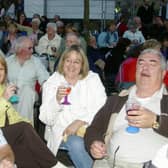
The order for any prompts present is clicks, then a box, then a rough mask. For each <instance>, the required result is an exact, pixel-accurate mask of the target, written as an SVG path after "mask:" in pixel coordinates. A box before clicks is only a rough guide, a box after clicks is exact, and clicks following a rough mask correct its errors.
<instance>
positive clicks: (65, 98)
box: [61, 84, 71, 105]
mask: <svg viewBox="0 0 168 168" xmlns="http://www.w3.org/2000/svg"><path fill="white" fill-rule="evenodd" d="M64 87H65V88H66V95H65V97H64V101H63V102H62V103H61V104H64V105H70V104H71V103H70V102H69V101H68V95H69V94H70V92H71V86H70V85H69V84H64Z"/></svg>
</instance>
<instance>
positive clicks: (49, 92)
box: [39, 71, 106, 155]
mask: <svg viewBox="0 0 168 168" xmlns="http://www.w3.org/2000/svg"><path fill="white" fill-rule="evenodd" d="M63 82H64V83H65V82H66V81H65V78H64V76H63V75H60V74H59V73H58V72H55V73H54V74H53V75H52V76H51V77H50V78H49V79H48V80H47V81H46V82H45V83H44V85H43V95H42V105H41V107H40V116H39V118H40V120H41V121H42V122H44V123H45V124H46V130H45V138H46V140H47V145H48V147H49V148H50V149H51V151H52V152H53V153H54V154H55V155H56V154H57V150H58V148H59V146H60V144H61V141H62V138H63V137H62V134H63V131H64V130H65V128H66V127H67V126H68V125H69V124H71V123H72V122H73V121H75V120H78V119H79V120H82V121H86V122H87V123H88V125H89V124H90V123H91V122H92V119H93V117H94V116H95V114H96V113H97V112H98V110H99V109H100V108H101V107H102V106H103V105H104V103H105V101H106V93H105V88H104V86H103V84H102V82H101V80H100V78H99V76H98V75H97V74H96V73H93V72H91V71H90V72H89V74H88V76H87V77H86V78H84V79H83V80H79V81H78V82H77V83H76V85H75V86H72V89H71V92H70V94H69V95H68V100H69V102H70V103H71V105H60V104H58V103H57V101H56V92H57V88H58V86H60V85H61V83H63Z"/></svg>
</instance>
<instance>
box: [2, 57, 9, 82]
mask: <svg viewBox="0 0 168 168" xmlns="http://www.w3.org/2000/svg"><path fill="white" fill-rule="evenodd" d="M0 64H1V65H2V66H3V67H4V69H5V76H4V80H3V83H4V82H5V80H6V77H7V73H8V67H7V63H6V60H5V58H4V57H3V56H2V55H0Z"/></svg>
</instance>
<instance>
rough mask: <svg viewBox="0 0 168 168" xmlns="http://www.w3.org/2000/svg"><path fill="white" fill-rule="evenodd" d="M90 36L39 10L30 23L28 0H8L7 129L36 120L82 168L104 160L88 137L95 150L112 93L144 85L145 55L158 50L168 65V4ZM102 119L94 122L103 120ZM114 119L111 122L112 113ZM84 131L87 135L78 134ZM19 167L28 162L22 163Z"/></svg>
mask: <svg viewBox="0 0 168 168" xmlns="http://www.w3.org/2000/svg"><path fill="white" fill-rule="evenodd" d="M85 37H86V36H85V34H84V33H83V31H82V30H81V28H79V27H78V26H76V24H74V23H73V22H68V23H67V22H64V21H63V19H61V16H59V15H58V14H55V15H54V16H53V18H47V16H40V15H39V14H38V13H34V14H33V16H32V18H27V17H26V13H25V12H24V5H23V1H22V0H17V1H16V0H15V1H12V0H9V1H3V0H1V1H0V49H1V50H0V55H1V57H2V61H1V60H0V72H1V71H3V70H5V73H4V72H3V73H4V74H3V73H0V79H1V78H2V80H1V81H0V95H1V96H2V97H3V100H2V105H3V106H4V107H5V108H4V113H3V114H2V116H3V119H0V122H2V123H0V125H1V127H4V126H6V123H7V124H8V125H11V124H14V123H18V122H21V121H25V122H28V123H30V124H31V125H32V126H34V128H35V129H36V131H37V133H38V134H39V135H40V136H41V137H42V138H44V132H45V140H46V141H45V142H47V146H48V147H49V148H50V150H51V151H52V152H53V153H54V155H56V154H57V153H58V151H59V150H62V149H63V150H66V151H67V153H68V155H69V157H70V159H71V161H72V162H73V164H74V165H75V167H77V168H85V167H86V168H90V167H91V165H92V164H93V158H92V157H94V158H98V159H100V158H99V157H97V156H96V154H95V153H96V152H95V153H94V152H93V150H91V151H90V149H89V147H90V146H89V145H91V142H90V141H91V140H89V142H88V139H89V136H90V132H91V133H92V131H90V132H87V136H86V137H87V138H88V139H87V140H86V141H87V144H86V146H87V151H86V149H85V148H84V143H85V142H84V139H83V137H84V133H85V131H86V129H87V127H88V126H90V124H91V123H92V120H93V119H94V116H95V115H96V113H97V112H98V111H99V109H101V107H102V106H103V105H104V104H105V102H106V99H107V98H108V97H109V96H113V95H118V93H119V92H120V91H121V90H122V89H128V88H130V86H133V85H134V84H136V85H137V83H136V82H137V81H136V80H137V78H138V77H137V76H136V75H137V73H136V71H137V62H138V61H139V60H138V56H139V55H140V54H141V52H142V51H144V50H146V49H150V50H151V51H149V55H150V54H151V55H152V56H151V57H153V55H157V56H159V57H160V55H159V54H158V53H159V52H160V53H161V54H162V55H163V57H164V58H163V59H165V64H166V63H167V60H168V1H167V0H160V8H159V11H155V8H154V4H153V3H151V2H150V1H149V0H143V1H142V4H141V6H140V7H139V8H138V9H137V13H136V15H135V16H128V15H125V14H124V13H123V14H122V13H121V15H120V16H119V18H117V19H116V20H110V21H108V22H107V26H106V28H105V29H104V30H103V31H102V32H100V31H99V30H97V31H96V33H95V32H93V31H92V30H88V37H87V38H85ZM153 50H154V51H156V53H155V52H153ZM147 54H148V53H147ZM144 55H145V54H144ZM141 57H142V58H144V57H145V56H144V57H143V55H141ZM3 59H4V60H3ZM145 59H146V58H144V60H145ZM145 61H146V60H145ZM145 61H144V62H145ZM157 61H158V60H155V62H157ZM1 66H2V67H1ZM149 71H150V70H149ZM163 71H164V72H163V74H164V75H161V76H162V77H163V78H162V77H161V79H160V83H159V84H158V85H159V91H160V90H161V88H162V87H161V86H160V85H162V83H163V84H164V85H165V86H168V72H167V69H166V65H165V68H164V69H163ZM161 72H162V71H161ZM147 75H148V74H147ZM152 75H155V74H152ZM1 76H2V77H1ZM65 83H66V84H67V83H68V85H70V87H71V92H70V94H69V95H68V97H69V99H70V102H71V103H72V104H71V105H70V106H63V105H62V101H63V99H64V97H65V96H66V95H67V92H66V88H65ZM155 91H157V89H153V90H152V93H155ZM143 92H144V91H143ZM131 93H132V92H131ZM90 94H91V95H92V96H90ZM14 95H15V96H18V98H19V100H17V101H16V102H12V101H11V100H10V97H12V96H14ZM148 96H149V97H150V96H151V94H149V95H148ZM148 96H147V97H148ZM137 97H138V96H137ZM156 97H157V96H156ZM4 99H5V100H4ZM0 100H1V99H0ZM159 100H160V99H159ZM6 104H7V105H6ZM110 105H111V104H110ZM7 106H9V107H10V108H11V110H9V111H8V107H7ZM107 107H108V106H107ZM6 108H7V109H6ZM104 108H105V107H104ZM104 108H103V109H104ZM5 110H6V111H5ZM118 110H119V109H118ZM150 110H153V108H151V109H150ZM144 111H145V110H144ZM5 112H7V115H6V114H5ZM77 112H78V113H77ZM101 113H104V110H101ZM101 113H100V114H101ZM152 114H153V113H152ZM39 115H40V117H39ZM101 115H102V114H101ZM101 115H100V119H99V117H98V118H97V119H95V120H94V125H96V124H97V122H99V120H101V118H103V117H102V116H101ZM108 115H109V118H110V115H111V113H110V114H108ZM159 115H160V114H159ZM6 116H7V117H6ZM151 116H152V117H153V115H150V116H149V117H151ZM154 116H155V115H154ZM147 117H148V116H147ZM11 118H12V119H11ZM39 118H40V119H39ZM153 118H154V119H155V117H153ZM153 118H152V119H153ZM6 119H7V120H8V122H7V121H6ZM120 119H121V118H120ZM1 120H3V121H1ZM97 120H98V121H97ZM104 120H105V121H106V119H104ZM128 120H129V118H128ZM107 123H108V122H106V124H107ZM129 123H131V121H129ZM131 124H132V123H131ZM133 125H134V123H133ZM44 126H46V129H45V131H44ZM139 126H140V127H141V126H142V125H139ZM93 127H94V126H93ZM96 127H97V125H96ZM105 127H106V128H107V126H105ZM146 127H147V128H148V127H149V128H151V127H150V126H148V125H147V126H146V125H145V128H146ZM41 129H42V132H41ZM81 129H82V136H81V134H80V136H78V133H79V130H81ZM89 129H91V130H92V127H90V128H89ZM93 130H94V129H93ZM103 131H104V130H103ZM103 133H105V132H103ZM95 134H96V133H95ZM162 134H164V133H163V132H162ZM152 135H153V133H152ZM95 136H98V135H95ZM164 136H167V135H164ZM102 137H103V135H102ZM43 140H44V139H43ZM94 140H96V139H94ZM101 140H102V139H101ZM162 142H163V141H162ZM76 144H78V146H79V148H77V147H76ZM42 145H43V144H42ZM90 152H91V154H92V157H90V155H89V153H90ZM14 153H15V151H14ZM47 153H48V151H47ZM79 153H80V154H81V155H79ZM49 155H50V154H49ZM51 157H52V156H51ZM84 158H85V159H84ZM150 159H151V158H150ZM53 162H54V164H55V163H56V162H57V161H55V160H53ZM86 163H87V164H86ZM16 164H21V163H20V162H17V158H16ZM51 165H53V164H51ZM138 166H139V165H138ZM141 166H142V165H141Z"/></svg>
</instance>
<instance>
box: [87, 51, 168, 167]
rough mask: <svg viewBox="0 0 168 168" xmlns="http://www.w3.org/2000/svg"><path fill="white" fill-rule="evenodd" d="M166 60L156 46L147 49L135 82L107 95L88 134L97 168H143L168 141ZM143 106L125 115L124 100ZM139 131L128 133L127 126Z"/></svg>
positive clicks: (140, 62) (90, 149)
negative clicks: (164, 82) (127, 87)
mask: <svg viewBox="0 0 168 168" xmlns="http://www.w3.org/2000/svg"><path fill="white" fill-rule="evenodd" d="M165 72H166V61H165V59H164V57H163V55H162V54H161V53H160V52H159V51H157V50H154V49H146V50H144V51H143V52H142V53H141V54H140V56H139V57H138V60H137V66H136V84H135V85H134V86H133V87H131V88H130V89H129V90H123V91H122V92H121V93H120V94H119V95H113V96H111V97H109V98H108V100H107V102H106V104H105V105H104V106H103V107H102V109H101V110H100V111H99V112H98V113H97V115H96V116H95V118H94V120H93V122H92V124H91V125H90V127H88V129H87V131H86V134H85V143H86V147H87V150H88V151H89V152H90V154H91V155H92V157H93V158H95V159H98V160H96V161H95V163H94V167H96V168H100V167H101V168H102V167H103V168H112V167H115V168H121V167H122V168H142V167H143V166H144V167H145V166H146V165H147V164H150V162H151V160H152V159H153V158H154V156H155V155H156V153H157V151H158V150H159V149H160V148H161V146H163V145H165V144H167V142H168V132H167V129H168V124H167V123H168V110H167V109H168V103H167V101H168V92H167V90H166V88H165V86H164V84H163V78H164V75H165ZM130 99H134V100H136V101H138V102H139V103H140V104H141V105H140V106H137V107H136V108H133V109H132V110H131V111H129V112H128V115H127V114H126V110H125V103H126V101H127V100H130ZM128 125H129V126H134V127H138V128H139V132H137V133H135V132H134V133H130V132H127V129H126V128H127V127H128Z"/></svg>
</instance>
